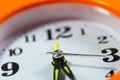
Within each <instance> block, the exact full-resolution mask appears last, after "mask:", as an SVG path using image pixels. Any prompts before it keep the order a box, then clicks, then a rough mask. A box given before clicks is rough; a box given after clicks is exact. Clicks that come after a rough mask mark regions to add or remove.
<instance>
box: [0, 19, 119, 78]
mask: <svg viewBox="0 0 120 80" xmlns="http://www.w3.org/2000/svg"><path fill="white" fill-rule="evenodd" d="M13 39H14V38H13ZM55 40H57V41H58V42H59V45H60V49H61V50H62V51H63V52H65V53H70V54H83V55H77V56H75V55H64V57H65V58H66V60H67V61H68V63H67V64H68V66H69V67H70V69H71V71H72V72H73V74H74V76H75V78H76V80H90V79H91V80H105V79H107V78H108V77H109V76H111V75H112V74H114V73H115V72H116V70H118V69H119V68H120V64H119V63H120V52H119V48H120V36H119V34H118V33H117V32H116V31H114V30H112V29H111V28H110V27H109V26H106V25H104V24H101V23H97V22H91V21H80V20H69V21H58V22H53V23H50V24H46V25H41V26H39V27H38V28H36V29H34V30H29V31H28V32H27V33H24V34H22V35H21V36H17V39H14V40H13V41H12V42H10V43H8V44H10V45H9V46H8V47H6V48H5V49H2V50H3V51H1V59H0V67H1V68H0V79H1V80H18V79H21V80H53V70H54V66H53V65H52V63H51V62H52V55H51V54H47V52H52V51H53V50H54V46H53V43H54V41H55ZM8 41H9V38H8ZM6 43H7V42H6ZM1 46H4V45H1ZM85 55H86V56H85ZM87 55H88V56H87ZM61 72H62V73H63V74H62V75H61V77H60V80H70V79H69V77H67V76H66V75H65V74H64V72H63V71H62V70H61Z"/></svg>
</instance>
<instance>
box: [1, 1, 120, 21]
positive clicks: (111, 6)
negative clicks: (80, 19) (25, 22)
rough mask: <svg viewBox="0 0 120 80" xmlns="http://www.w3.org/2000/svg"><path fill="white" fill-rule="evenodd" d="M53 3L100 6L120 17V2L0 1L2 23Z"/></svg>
mask: <svg viewBox="0 0 120 80" xmlns="http://www.w3.org/2000/svg"><path fill="white" fill-rule="evenodd" d="M53 3H55V4H60V3H77V4H81V3H82V4H90V5H95V6H100V7H103V8H105V9H108V10H109V11H111V12H112V13H114V14H115V15H117V16H118V17H120V0H0V23H2V22H3V21H5V20H6V19H8V18H9V17H11V16H12V15H15V14H16V13H18V12H20V11H22V10H25V9H27V8H31V7H33V6H37V5H41V6H42V5H46V4H53Z"/></svg>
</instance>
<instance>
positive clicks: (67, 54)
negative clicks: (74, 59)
mask: <svg viewBox="0 0 120 80" xmlns="http://www.w3.org/2000/svg"><path fill="white" fill-rule="evenodd" d="M47 54H53V53H52V52H47ZM63 54H64V55H66V56H81V57H82V56H90V57H106V56H105V55H94V54H74V53H63Z"/></svg>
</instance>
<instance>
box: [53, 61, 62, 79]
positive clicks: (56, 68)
mask: <svg viewBox="0 0 120 80" xmlns="http://www.w3.org/2000/svg"><path fill="white" fill-rule="evenodd" d="M52 65H53V66H54V70H53V78H54V79H53V80H59V78H60V61H57V60H55V59H53V61H52Z"/></svg>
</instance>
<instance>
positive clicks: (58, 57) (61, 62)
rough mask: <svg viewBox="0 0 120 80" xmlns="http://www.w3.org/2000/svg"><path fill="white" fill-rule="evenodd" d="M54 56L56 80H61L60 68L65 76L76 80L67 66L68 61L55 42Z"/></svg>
mask: <svg viewBox="0 0 120 80" xmlns="http://www.w3.org/2000/svg"><path fill="white" fill-rule="evenodd" d="M52 54H53V62H52V64H53V66H54V80H59V77H60V68H62V70H63V71H64V72H65V74H66V75H67V76H68V77H69V78H70V79H71V80H75V78H74V75H73V73H72V71H71V70H70V68H69V66H68V65H67V60H66V59H65V58H64V55H63V52H62V51H61V50H59V45H58V43H57V42H55V51H54V52H52Z"/></svg>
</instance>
